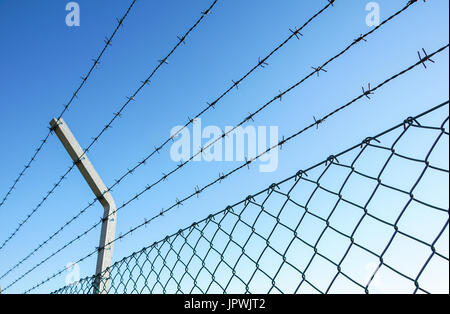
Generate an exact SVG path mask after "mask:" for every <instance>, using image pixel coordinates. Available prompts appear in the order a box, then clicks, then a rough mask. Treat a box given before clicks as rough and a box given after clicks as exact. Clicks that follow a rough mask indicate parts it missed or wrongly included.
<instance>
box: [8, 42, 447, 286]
mask: <svg viewBox="0 0 450 314" xmlns="http://www.w3.org/2000/svg"><path fill="white" fill-rule="evenodd" d="M448 47H449V45H448V44H447V45H445V46H443V47H442V48H440V49H438V50H436V51H434V52H433V53H431V54H429V55H428V56H427V57H426V58H420V60H419V61H418V62H416V63H414V64H413V65H411V66H409V67H408V68H406V69H405V70H403V71H401V72H399V73H397V74H395V75H393V76H391V77H389V78H388V79H386V80H385V81H383V82H382V83H380V84H378V85H377V86H375V87H373V88H371V89H370V92H371V93H373V92H375V91H377V90H378V89H380V88H381V87H383V86H385V85H386V84H388V83H389V82H391V81H393V80H394V79H396V78H398V77H400V76H402V75H404V74H406V73H407V72H409V71H411V70H412V69H414V68H416V67H417V66H419V65H423V64H424V63H425V62H427V61H429V60H430V58H432V57H434V56H435V55H437V54H439V53H441V52H442V51H444V50H446V49H447V48H448ZM294 86H295V85H294ZM291 90H292V88H289V89H288V90H287V91H291ZM282 94H283V93H282ZM282 94H280V95H282ZM283 95H284V94H283ZM367 95H368V92H367V91H364V90H363V92H362V94H360V95H359V96H357V97H356V98H354V99H352V100H351V101H349V102H348V103H346V104H345V105H343V106H341V107H339V108H337V109H335V110H334V111H332V112H330V113H328V114H327V115H325V116H323V117H322V118H321V119H319V120H315V121H314V122H313V123H311V124H310V125H308V126H307V127H305V128H303V129H301V130H299V131H298V132H296V133H294V134H292V135H291V136H289V137H287V138H285V137H283V139H282V140H281V141H279V142H278V143H277V144H275V145H273V146H272V147H269V148H268V149H267V150H266V151H264V152H262V153H260V154H259V155H257V156H255V157H253V158H251V159H248V160H246V162H245V163H243V164H242V165H240V166H238V167H237V168H234V169H233V170H231V171H230V172H228V173H227V174H222V175H220V176H219V178H218V179H216V180H214V181H212V182H210V183H209V184H207V185H205V186H203V187H202V188H199V187H196V188H195V191H194V192H193V193H192V194H190V195H189V196H187V197H185V198H183V199H181V200H180V199H177V200H176V202H175V203H174V204H173V205H171V206H170V207H168V208H166V209H163V210H162V211H160V212H159V214H157V215H155V216H153V217H152V218H150V219H145V220H144V222H143V223H141V224H139V225H137V226H135V227H133V228H131V229H130V231H128V232H126V233H124V234H121V235H120V236H118V237H116V238H115V239H114V240H112V241H110V242H109V243H107V244H105V245H104V246H102V247H99V248H96V249H95V250H94V251H92V252H91V253H89V254H88V255H86V256H84V257H83V258H81V259H79V260H78V261H76V263H80V262H82V261H84V260H85V259H87V258H89V257H91V256H92V255H94V254H95V253H97V252H98V251H99V250H102V249H104V248H105V247H107V246H109V245H111V244H113V243H115V242H116V241H119V240H122V239H123V238H125V237H127V236H128V235H131V234H132V233H133V232H135V231H136V230H138V229H140V228H143V227H145V226H147V225H148V224H149V223H150V222H152V221H154V220H156V219H158V218H160V217H161V216H163V215H164V214H166V213H167V212H169V211H171V210H172V209H174V208H178V207H180V206H181V205H183V203H184V202H186V201H187V200H189V199H191V198H194V197H198V196H199V195H200V194H201V193H203V192H204V191H205V190H207V189H208V188H210V187H211V186H213V185H215V184H217V183H221V182H222V181H223V180H224V179H226V178H228V177H229V176H231V175H232V174H234V173H236V172H238V171H239V170H241V169H243V168H247V167H250V165H251V164H252V163H253V162H254V161H256V160H257V159H259V158H260V157H261V156H263V155H265V154H267V153H268V152H270V151H272V150H273V149H275V148H278V147H281V148H282V146H283V145H285V144H286V143H287V142H289V141H291V140H293V139H294V138H296V137H298V136H299V135H300V134H302V133H304V132H306V131H307V130H309V129H311V128H314V127H318V126H319V125H320V124H322V123H324V122H325V121H326V120H327V119H328V118H330V117H332V116H334V115H335V114H337V113H338V112H340V111H341V110H344V109H345V108H347V107H349V106H351V105H352V104H354V103H356V102H357V101H358V100H361V99H362V98H364V97H367ZM279 98H280V97H279V96H276V97H275V98H274V99H273V100H272V102H273V101H275V100H277V99H279ZM148 189H149V186H147V187H146V188H145V189H144V190H142V191H141V192H139V193H137V194H136V196H134V197H133V198H131V199H130V200H128V201H127V202H124V203H123V205H122V206H120V207H118V208H117V209H116V210H115V211H114V214H115V213H117V212H118V211H119V210H121V209H122V208H125V207H127V206H128V205H129V204H131V203H132V202H134V201H135V200H137V199H139V197H140V196H142V195H143V194H144V193H146V192H147V191H148ZM100 223H101V222H100ZM89 230H92V228H91V229H89ZM78 238H79V237H78ZM78 238H77V239H78ZM73 241H76V239H75V240H73ZM32 270H34V269H32ZM32 270H30V271H28V272H27V273H26V274H28V273H29V272H31V271H32ZM65 270H66V269H65V268H64V269H62V270H60V271H58V272H57V273H55V274H53V275H52V276H50V277H48V278H47V279H46V280H43V281H41V282H40V283H38V284H37V285H35V286H33V287H32V288H30V289H29V290H27V291H26V292H25V293H28V292H31V291H33V290H35V289H37V288H38V287H40V286H41V285H43V284H44V283H46V282H48V281H50V280H51V279H53V278H55V277H56V276H58V275H60V274H61V273H63V272H64V271H65ZM26 274H24V275H22V276H21V277H19V278H18V279H17V280H16V281H14V282H12V283H11V284H10V285H8V286H7V287H6V288H5V289H4V290H7V289H9V288H10V287H11V286H12V285H14V284H15V283H16V282H17V281H19V280H21V279H22V278H23V277H24V276H25V275H26Z"/></svg>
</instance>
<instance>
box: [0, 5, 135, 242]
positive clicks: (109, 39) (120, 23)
mask: <svg viewBox="0 0 450 314" xmlns="http://www.w3.org/2000/svg"><path fill="white" fill-rule="evenodd" d="M136 1H137V0H133V1H132V3H131V4H130V6H129V7H128V9H127V11H126V12H125V14H124V15H123V16H122V18H120V19H117V21H118V23H117V26H116V28H115V29H114V32H113V33H112V35H111V36H110V37H106V39H105V46H104V47H103V49H102V51H101V52H100V54H99V55H98V57H97V58H96V59H92V61H93V65H92V66H91V68H90V69H89V71H88V72H87V74H86V75H85V76H82V77H81V79H82V81H81V84H80V85H79V86H78V88H77V89H76V90H75V92H74V93H73V94H72V96H71V98H70V100H69V101H68V102H67V104H65V105H64V108H63V110H62V111H61V113H60V114H59V115H58V119H60V118H62V116H63V115H64V114H65V113H66V111H68V110H69V108H70V106H71V105H72V103H73V101H74V100H75V99H76V98H78V94H79V92H80V91H81V89H82V88H83V87H84V86H85V85H86V82H87V81H88V79H89V77H90V76H91V74H92V73H93V72H94V70H95V69H96V68H97V67H98V65H99V64H100V61H101V59H102V57H103V55H104V54H105V52H106V50H107V49H108V47H110V46H111V43H112V41H113V39H114V37H115V36H116V34H117V32H118V30H119V28H120V27H121V26H123V22H124V21H125V19H126V18H127V16H128V15H129V13H130V12H131V9H132V8H133V6H134V5H135V3H136ZM51 133H52V130H49V132H48V133H47V135H46V136H45V137H44V139H42V140H41V144H40V145H39V146H38V148H37V149H36V150H35V152H34V154H33V156H32V157H31V159H30V160H29V161H28V163H27V164H26V165H25V166H24V168H23V169H22V171H21V172H20V173H19V175H18V176H17V177H16V179H15V180H14V182H13V185H12V186H11V187H10V188H9V190H8V192H7V193H6V194H5V196H4V197H3V199H2V201H1V202H0V208H1V207H3V205H4V204H5V203H6V201H7V199H8V198H9V196H11V194H12V192H13V190H14V189H15V188H16V186H17V184H18V183H19V181H20V180H21V179H22V177H23V176H24V175H25V172H27V170H28V169H29V168H30V167H31V165H32V163H33V162H34V161H35V160H36V158H37V156H38V154H39V153H40V152H41V150H42V149H43V147H44V145H45V144H46V143H47V142H48V139H49V137H50V135H51ZM0 249H1V247H0Z"/></svg>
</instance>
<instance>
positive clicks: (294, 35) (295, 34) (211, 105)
mask: <svg viewBox="0 0 450 314" xmlns="http://www.w3.org/2000/svg"><path fill="white" fill-rule="evenodd" d="M335 2H336V1H335V0H333V1H328V4H327V5H326V6H325V7H323V8H322V9H321V10H319V11H318V12H317V13H315V14H314V15H313V16H312V17H311V18H309V19H308V20H307V21H306V22H305V23H304V24H303V25H302V26H301V27H299V28H297V27H296V28H295V30H292V29H290V30H289V31H290V33H291V35H290V36H288V37H287V38H286V39H285V40H284V41H283V42H282V43H281V44H279V45H278V46H277V47H276V48H275V49H274V50H272V51H271V52H270V53H269V54H268V55H267V56H266V57H264V58H259V59H258V63H257V64H256V65H255V66H254V67H252V68H251V69H250V70H249V71H248V72H247V73H246V74H245V75H244V76H242V77H241V78H240V79H239V80H237V81H233V85H232V86H231V87H229V88H228V89H227V90H226V91H225V92H223V93H222V94H221V95H220V96H219V97H218V98H217V99H215V100H214V101H213V102H211V103H208V106H207V107H206V108H205V109H204V110H202V111H201V112H199V113H198V114H196V115H195V117H194V119H188V120H189V121H188V123H186V124H185V125H184V126H183V127H182V128H181V129H179V130H178V131H177V132H175V133H174V134H173V135H172V136H171V137H169V138H168V139H166V140H165V141H164V142H163V143H162V144H161V145H160V146H159V147H156V148H155V149H154V150H153V151H152V152H151V153H150V154H148V155H147V156H146V157H145V158H144V159H143V160H141V161H139V162H138V163H137V164H136V165H135V166H134V167H132V168H131V169H129V170H127V171H126V172H125V173H124V174H123V175H121V176H120V177H119V178H118V179H116V180H114V181H115V183H114V184H112V185H111V186H110V187H109V188H108V189H107V190H106V191H105V192H104V193H103V195H104V194H105V193H106V192H109V191H112V189H114V188H115V187H116V186H118V185H119V184H120V183H122V182H123V181H124V179H125V178H126V177H128V176H130V175H131V174H133V173H134V172H135V171H136V170H137V169H138V168H140V167H141V166H142V165H145V164H146V163H147V162H148V160H149V159H150V158H152V157H153V156H154V155H156V154H159V153H160V151H161V150H162V149H163V148H164V147H165V146H166V145H167V144H168V143H170V142H171V141H172V139H173V138H175V137H176V136H177V135H178V134H180V133H181V132H182V131H183V130H184V129H186V128H187V127H189V125H190V124H191V123H193V121H194V120H196V119H198V118H200V117H201V116H202V115H203V114H205V113H206V112H207V111H209V110H210V109H211V108H215V106H216V105H217V104H219V103H220V101H221V100H222V99H223V98H224V97H225V96H226V95H228V94H229V93H230V92H231V91H232V90H234V88H235V87H236V86H237V85H235V84H236V82H237V83H238V84H241V83H242V82H243V81H245V80H246V79H247V78H248V77H249V76H250V75H251V74H252V73H253V72H254V71H255V70H256V69H258V68H260V67H265V66H267V65H268V64H267V61H268V60H269V59H270V58H271V57H272V56H273V55H274V54H275V53H276V52H277V51H278V50H280V49H281V48H282V47H284V46H285V45H286V44H287V43H288V42H289V41H291V40H292V39H293V38H297V39H299V37H298V36H299V35H300V36H303V34H301V33H300V32H301V31H302V30H303V29H304V28H305V27H306V26H308V25H309V24H310V23H311V22H312V21H313V20H314V19H316V18H317V17H318V16H320V15H321V14H322V13H324V12H325V11H326V10H327V9H328V8H329V7H330V6H333V5H334V3H335ZM74 166H75V164H73V165H72V167H71V168H69V170H68V171H67V172H66V174H65V175H63V176H62V177H65V176H66V175H67V174H68V173H69V172H70V171H72V168H73V167H74ZM56 187H57V185H55V186H54V189H56ZM54 189H53V190H54ZM48 196H49V195H47V197H48ZM97 200H98V198H94V200H93V201H92V202H90V203H89V204H88V205H87V206H86V207H84V208H83V209H82V210H81V211H79V213H78V214H76V215H75V216H74V217H72V218H71V219H70V220H69V221H67V222H66V223H65V224H64V225H62V227H60V228H59V229H58V230H57V231H56V232H55V233H53V234H52V235H51V236H50V237H49V238H47V239H46V240H45V241H44V242H42V243H41V244H39V245H38V247H36V248H35V249H34V250H32V251H31V253H29V254H28V255H27V256H25V257H24V258H23V259H21V260H20V261H19V262H18V263H17V264H15V265H14V266H13V267H11V268H10V269H8V270H7V271H6V272H5V273H4V274H3V275H1V276H0V280H1V279H3V278H4V277H6V276H7V275H8V274H10V273H11V272H12V271H13V270H14V269H16V268H17V267H19V266H20V265H21V264H23V263H24V262H25V261H26V260H28V259H29V258H30V257H31V256H33V255H34V254H35V253H36V252H37V251H39V250H40V249H41V248H42V247H44V246H45V245H46V244H47V243H48V242H49V241H51V240H52V239H53V238H54V237H56V236H57V235H58V234H59V233H61V232H62V231H63V230H64V229H65V228H67V227H68V226H69V225H70V224H72V223H73V222H74V221H76V220H77V219H78V218H79V217H81V215H83V214H84V213H85V212H86V211H87V209H89V208H91V207H92V206H94V205H95V203H96V202H97ZM40 205H42V204H40ZM39 207H40V206H39ZM0 250H1V247H0Z"/></svg>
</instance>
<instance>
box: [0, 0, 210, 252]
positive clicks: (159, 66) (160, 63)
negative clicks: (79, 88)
mask: <svg viewBox="0 0 450 314" xmlns="http://www.w3.org/2000/svg"><path fill="white" fill-rule="evenodd" d="M218 1H219V0H214V2H213V3H212V4H211V6H210V7H209V9H207V10H205V11H203V12H202V15H201V17H200V18H199V19H198V20H197V21H196V23H195V24H194V25H193V26H192V27H191V28H190V29H189V30H188V31H187V33H186V34H185V35H184V36H183V37H181V38H178V42H177V44H176V45H175V46H174V47H173V48H172V50H171V51H170V53H169V54H168V55H167V56H166V57H165V58H164V59H162V60H159V61H158V66H157V67H156V68H155V69H154V70H153V72H152V73H151V74H150V75H149V76H148V77H147V79H146V80H145V81H142V82H141V85H140V86H139V88H138V89H137V90H136V91H135V92H134V94H133V95H132V96H131V97H127V101H126V102H125V103H124V104H123V105H122V107H121V108H120V110H119V111H117V112H116V113H114V116H113V118H112V119H111V120H110V121H109V122H108V123H107V124H106V125H105V126H104V127H103V129H102V130H101V131H100V133H99V134H98V135H97V136H96V137H94V138H93V139H92V141H91V143H90V144H89V145H88V146H87V148H86V149H84V150H83V153H82V154H81V156H79V157H78V160H77V161H75V162H73V163H72V165H71V166H70V167H69V169H68V170H67V171H66V172H65V173H64V174H63V175H62V176H60V178H59V180H58V181H57V182H56V183H55V184H54V185H53V187H52V189H51V190H50V191H49V192H47V194H46V195H45V196H44V197H43V199H42V201H41V202H40V203H39V204H38V205H37V206H36V207H35V208H34V209H33V210H32V211H31V212H30V214H28V216H27V217H26V218H25V219H24V220H23V221H22V222H21V223H20V224H19V225H18V226H17V228H16V229H15V230H14V232H13V233H12V234H11V235H10V236H9V237H8V238H7V239H6V240H5V241H4V242H3V243H2V245H1V246H0V250H2V249H3V248H4V247H5V245H6V244H7V243H8V242H9V241H11V239H12V238H13V237H14V236H15V235H16V234H17V233H18V232H19V230H20V229H21V228H22V227H23V225H24V224H26V223H27V222H28V221H29V220H30V218H31V217H32V216H33V215H34V214H35V213H36V211H37V210H38V209H39V208H40V207H41V206H42V205H43V203H45V202H46V201H47V200H48V198H49V197H50V195H52V194H53V193H54V191H55V190H56V189H57V188H58V187H60V186H61V184H62V182H63V180H64V179H65V178H66V177H67V176H68V175H69V173H71V172H72V170H73V169H74V168H75V167H76V165H77V164H78V162H79V160H81V159H82V158H83V157H84V155H85V154H87V153H88V152H89V150H90V149H91V148H92V146H94V145H95V144H96V143H97V142H98V141H99V139H100V137H101V136H102V135H103V134H104V133H105V132H106V131H107V130H108V129H110V128H111V127H112V124H113V123H114V121H116V120H117V119H118V118H119V117H121V116H122V113H123V111H124V110H125V108H126V107H127V106H128V105H129V104H130V103H131V102H132V101H134V100H135V97H136V96H137V95H138V94H139V93H140V91H141V90H142V89H143V88H144V87H145V86H146V85H150V79H152V78H153V76H154V75H155V74H156V72H157V71H158V70H159V69H160V68H161V67H162V65H163V64H167V60H168V59H169V58H170V56H172V54H173V53H174V52H175V51H176V50H177V48H178V47H179V46H180V45H181V44H182V43H183V42H184V41H185V40H186V38H187V37H188V36H189V34H190V33H191V32H192V31H193V30H194V29H195V28H197V26H198V25H199V24H200V22H201V21H202V20H203V19H204V17H205V16H206V15H208V14H209V13H210V12H211V10H212V9H213V7H214V6H215V5H216V3H217V2H218ZM50 131H53V129H50Z"/></svg>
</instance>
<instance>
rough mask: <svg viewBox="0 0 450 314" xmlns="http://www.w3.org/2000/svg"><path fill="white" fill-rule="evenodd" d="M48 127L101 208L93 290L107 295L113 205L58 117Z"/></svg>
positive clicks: (92, 168) (103, 185)
mask: <svg viewBox="0 0 450 314" xmlns="http://www.w3.org/2000/svg"><path fill="white" fill-rule="evenodd" d="M50 126H51V128H52V130H53V131H55V133H56V135H57V136H58V138H59V140H60V141H61V143H62V144H63V146H64V148H65V149H66V151H67V153H68V154H69V155H70V157H71V158H72V160H73V162H74V163H75V164H76V166H77V167H78V170H79V171H80V172H81V174H82V175H83V177H84V179H85V180H86V182H87V184H88V185H89V187H90V188H91V190H92V192H94V194H95V196H96V197H97V198H98V200H99V201H100V203H101V204H102V206H103V208H104V213H103V222H102V230H101V235H100V244H99V250H98V257H97V268H96V272H95V274H96V276H95V280H94V286H93V289H94V293H96V294H104V293H108V291H109V288H110V284H111V282H110V280H111V279H110V274H109V267H110V266H111V265H112V256H113V249H114V244H113V243H112V241H113V240H114V238H115V232H116V204H115V202H114V199H113V197H112V195H111V193H110V192H109V190H108V189H107V188H106V186H105V184H104V183H103V181H102V179H101V178H100V176H99V175H98V173H97V171H96V170H95V168H94V166H93V165H92V163H91V162H90V161H89V159H88V157H87V155H86V153H85V152H84V150H83V149H82V148H81V146H80V145H79V144H78V142H77V140H76V139H75V136H74V135H73V134H72V132H71V131H70V129H69V127H68V126H67V124H66V123H65V121H64V120H63V119H62V118H60V119H59V120H57V119H53V120H52V121H51V122H50Z"/></svg>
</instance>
